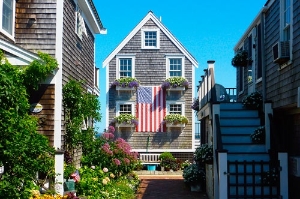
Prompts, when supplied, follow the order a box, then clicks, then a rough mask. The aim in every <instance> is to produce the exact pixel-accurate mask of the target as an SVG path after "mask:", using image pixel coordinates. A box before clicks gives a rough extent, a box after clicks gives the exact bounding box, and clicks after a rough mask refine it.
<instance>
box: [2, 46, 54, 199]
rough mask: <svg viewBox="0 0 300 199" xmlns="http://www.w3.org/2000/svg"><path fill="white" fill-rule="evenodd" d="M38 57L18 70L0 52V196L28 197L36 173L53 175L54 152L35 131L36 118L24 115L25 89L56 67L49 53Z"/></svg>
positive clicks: (36, 181)
mask: <svg viewBox="0 0 300 199" xmlns="http://www.w3.org/2000/svg"><path fill="white" fill-rule="evenodd" d="M39 56H40V58H41V60H39V61H34V62H32V63H31V64H30V65H29V66H28V67H26V68H23V69H22V68H20V67H16V66H12V65H11V64H10V63H9V62H8V61H7V60H6V59H5V57H4V54H3V52H2V51H0V85H1V86H0V118H1V122H0V134H1V139H0V166H2V165H3V166H4V173H3V175H2V176H1V177H0V198H29V196H30V194H31V193H30V190H31V189H33V188H35V189H37V187H38V186H37V185H40V184H39V182H38V180H37V179H36V172H41V173H44V174H46V175H45V176H48V177H49V176H50V177H54V176H55V174H54V152H55V151H54V149H53V148H52V147H51V146H49V142H48V139H47V137H45V136H44V135H41V134H39V133H38V132H37V125H38V124H37V120H36V118H34V117H33V116H31V115H29V114H28V110H29V102H28V96H29V94H28V88H38V84H39V83H40V81H42V80H44V79H45V78H46V77H47V75H49V73H50V72H51V71H52V70H54V69H55V68H56V67H57V63H56V61H55V59H53V58H52V57H50V56H49V55H46V54H43V53H39ZM36 63H38V64H36ZM41 71H42V72H41ZM36 74H37V76H36ZM42 74H43V75H42Z"/></svg>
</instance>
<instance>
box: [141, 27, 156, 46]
mask: <svg viewBox="0 0 300 199" xmlns="http://www.w3.org/2000/svg"><path fill="white" fill-rule="evenodd" d="M159 38H160V36H159V29H142V48H143V49H159V47H160V41H159Z"/></svg>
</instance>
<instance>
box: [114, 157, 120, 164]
mask: <svg viewBox="0 0 300 199" xmlns="http://www.w3.org/2000/svg"><path fill="white" fill-rule="evenodd" d="M113 162H114V163H115V165H117V166H119V165H121V161H120V160H118V159H117V158H114V159H113Z"/></svg>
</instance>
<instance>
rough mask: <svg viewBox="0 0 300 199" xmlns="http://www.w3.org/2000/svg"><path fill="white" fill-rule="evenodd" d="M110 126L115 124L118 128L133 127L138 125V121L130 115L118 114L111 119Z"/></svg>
mask: <svg viewBox="0 0 300 199" xmlns="http://www.w3.org/2000/svg"><path fill="white" fill-rule="evenodd" d="M111 124H115V125H116V126H118V127H134V126H136V125H138V119H137V118H136V117H135V116H134V115H132V114H127V113H126V114H120V115H119V116H117V117H115V118H114V119H113V121H112V122H111Z"/></svg>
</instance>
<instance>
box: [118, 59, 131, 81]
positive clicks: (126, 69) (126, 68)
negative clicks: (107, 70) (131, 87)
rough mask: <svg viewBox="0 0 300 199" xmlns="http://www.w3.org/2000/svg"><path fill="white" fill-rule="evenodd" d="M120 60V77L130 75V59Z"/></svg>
mask: <svg viewBox="0 0 300 199" xmlns="http://www.w3.org/2000/svg"><path fill="white" fill-rule="evenodd" d="M119 62H120V77H131V75H132V59H131V58H121V59H120V60H119Z"/></svg>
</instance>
